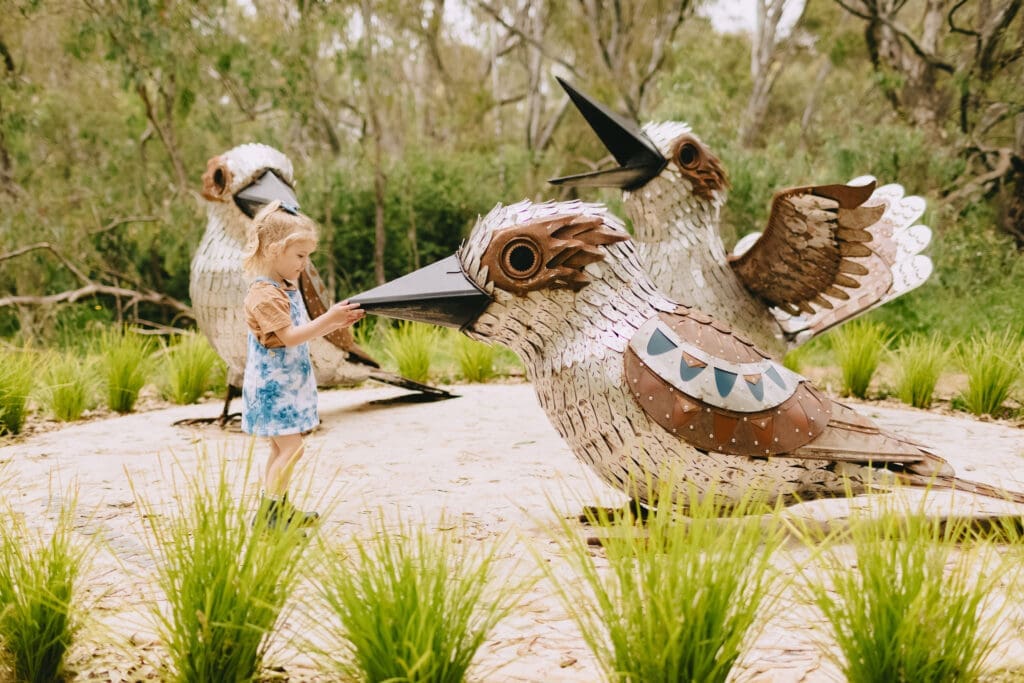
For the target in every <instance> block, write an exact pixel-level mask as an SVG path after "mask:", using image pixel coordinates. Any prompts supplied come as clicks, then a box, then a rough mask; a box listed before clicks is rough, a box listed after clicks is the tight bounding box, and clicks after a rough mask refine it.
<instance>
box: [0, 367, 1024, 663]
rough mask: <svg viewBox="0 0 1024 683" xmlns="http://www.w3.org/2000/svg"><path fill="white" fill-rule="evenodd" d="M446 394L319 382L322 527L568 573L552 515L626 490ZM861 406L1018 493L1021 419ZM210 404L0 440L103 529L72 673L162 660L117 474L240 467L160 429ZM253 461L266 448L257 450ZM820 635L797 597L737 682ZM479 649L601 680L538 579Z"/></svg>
mask: <svg viewBox="0 0 1024 683" xmlns="http://www.w3.org/2000/svg"><path fill="white" fill-rule="evenodd" d="M456 390H457V391H458V392H459V393H460V394H462V398H459V399H456V400H451V401H444V402H441V403H433V404H405V405H390V406H375V405H371V404H369V403H368V402H369V401H370V400H373V399H378V398H385V397H391V396H396V395H398V394H399V393H400V392H398V391H396V390H394V389H391V388H370V387H368V388H361V389H357V390H347V391H346V390H340V391H327V392H322V393H321V399H320V406H321V408H320V409H321V416H322V418H323V425H322V426H321V428H320V429H319V430H318V431H317V432H316V433H315V434H313V435H312V436H311V437H310V439H309V453H311V454H312V455H313V456H314V457H312V458H309V465H310V466H311V467H312V468H313V470H312V471H313V473H314V474H315V478H314V482H315V483H314V490H315V492H316V493H317V494H323V495H324V496H325V497H326V499H328V500H332V499H333V500H337V501H338V504H337V506H336V507H335V508H334V509H333V510H332V511H331V512H330V514H328V515H327V516H326V518H325V519H324V521H323V523H322V527H321V528H322V532H323V533H324V534H325V535H327V536H328V537H329V538H332V539H333V538H336V539H337V542H338V543H345V541H346V540H347V539H349V538H351V535H352V534H353V533H354V532H357V531H360V530H362V529H365V528H366V526H367V520H368V519H369V518H370V515H371V514H372V513H373V512H374V511H376V510H377V509H382V510H384V511H385V514H386V515H387V516H388V518H389V519H396V518H398V517H399V516H400V517H401V518H402V519H404V520H405V521H411V522H418V521H423V522H424V523H427V524H432V523H435V522H436V521H437V520H438V519H439V518H440V516H441V514H442V513H444V514H445V515H447V517H448V518H449V519H450V520H455V521H458V522H459V523H460V524H461V525H462V526H461V531H460V533H461V534H462V535H463V536H464V537H465V538H466V539H467V540H477V541H479V540H494V539H498V538H500V537H503V536H506V535H508V534H511V541H510V544H509V546H507V547H508V550H507V552H506V560H505V561H506V562H507V563H508V564H509V565H512V564H515V561H516V560H517V559H521V560H522V561H521V562H520V563H519V564H518V569H517V570H516V571H517V572H518V573H519V574H525V573H526V572H527V571H531V567H532V566H534V562H533V559H532V556H531V555H530V553H529V550H528V547H529V546H530V545H532V547H533V548H535V549H536V551H537V552H539V553H540V554H541V556H542V557H543V558H544V559H545V560H546V561H548V562H550V563H552V565H553V566H554V567H556V571H558V572H560V573H562V572H568V567H567V565H566V562H565V560H564V558H563V557H561V555H560V554H559V552H558V549H557V547H556V545H555V543H554V542H553V541H552V540H551V539H552V534H554V533H557V532H556V531H553V527H554V525H555V523H556V520H557V517H558V516H559V515H570V514H574V513H575V512H577V511H578V510H579V508H580V506H581V505H582V504H583V503H587V502H595V501H596V502H602V503H605V504H616V503H618V502H620V501H621V500H622V498H621V496H620V495H619V494H618V493H617V492H615V491H612V490H611V489H609V488H608V487H606V486H605V485H604V484H602V483H601V482H600V481H599V480H598V479H597V478H596V476H594V475H593V474H592V473H591V472H590V471H589V470H587V469H586V468H585V467H584V466H582V465H581V464H580V463H578V461H577V460H576V459H575V458H574V457H573V456H572V454H571V453H570V452H569V450H568V449H567V447H566V446H565V444H564V443H563V442H562V440H561V439H560V438H559V437H558V435H557V434H556V433H555V431H554V430H553V429H552V428H551V426H550V425H549V423H548V421H547V419H546V417H545V416H544V414H543V412H542V411H541V410H540V408H539V407H538V405H537V402H536V400H535V398H534V395H533V390H532V388H531V387H530V386H529V385H527V384H513V385H470V386H460V387H457V388H456ZM857 408H858V410H861V411H862V412H865V413H867V414H869V415H871V416H872V417H874V418H875V419H877V420H878V421H879V422H881V423H882V424H883V425H884V426H887V427H889V428H891V429H894V430H899V431H902V432H903V433H905V434H907V435H909V436H912V437H914V438H916V439H918V440H920V441H922V442H923V443H926V444H929V445H932V446H934V447H935V448H936V450H937V451H938V452H939V453H940V454H941V455H942V456H944V457H946V458H948V459H949V460H951V461H952V462H953V464H954V466H955V467H956V468H957V471H958V473H959V474H961V475H963V476H966V477H969V478H971V479H975V480H977V481H982V482H987V483H991V484H997V485H1003V486H1008V487H1015V488H1017V489H1018V490H1024V430H1021V429H1018V428H1015V427H1012V426H1009V425H1006V424H998V423H985V422H979V421H975V420H972V419H969V418H960V417H946V416H940V415H933V414H930V413H926V412H923V411H916V410H909V409H895V408H889V407H880V406H877V405H874V404H867V405H859V406H857ZM218 410H219V405H217V404H216V403H206V404H202V405H198V406H187V407H178V408H168V409H163V410H157V411H153V412H148V413H143V414H139V415H129V416H124V417H117V418H110V419H105V420H97V421H94V422H88V423H82V424H78V425H73V426H70V427H67V428H64V429H61V430H59V431H53V432H46V433H41V434H37V435H34V436H31V437H29V438H27V439H25V440H23V441H21V442H19V443H15V444H13V445H8V446H4V447H0V462H3V461H9V462H8V467H7V468H6V469H7V475H8V476H9V477H13V486H7V487H5V488H7V491H8V495H9V498H10V500H11V502H12V504H13V505H14V507H15V508H16V509H18V510H19V511H21V512H23V513H24V514H25V515H26V517H27V518H28V519H29V520H32V521H34V522H37V523H39V524H45V523H46V521H47V520H48V519H52V506H50V505H49V504H50V503H54V502H59V499H60V491H62V490H64V489H65V488H66V485H67V484H68V483H70V482H72V481H77V482H78V485H79V505H80V510H82V511H83V513H82V514H81V515H80V517H81V521H80V524H79V528H80V532H81V533H84V534H95V535H98V536H99V537H100V538H103V539H104V540H105V541H106V544H105V549H104V550H102V551H101V552H100V554H99V556H98V557H97V560H96V562H95V564H94V567H93V569H92V570H91V571H90V573H89V576H88V577H87V579H86V582H85V584H86V585H87V586H88V592H89V594H90V596H91V597H93V598H94V599H96V600H97V601H98V602H97V611H96V614H97V615H98V616H99V617H100V621H101V622H102V623H103V624H104V625H105V626H106V627H108V629H109V631H110V635H109V640H110V641H111V643H117V644H119V645H120V647H121V648H123V651H120V652H119V651H117V650H116V649H115V648H114V646H113V645H112V644H106V643H103V642H100V641H95V642H92V643H91V644H89V645H88V646H87V647H83V648H80V650H79V651H77V652H76V653H75V658H74V662H73V663H74V666H75V668H76V669H77V670H78V671H79V672H80V675H79V677H78V679H79V680H109V681H121V680H135V679H137V678H141V677H145V676H147V675H150V676H155V673H154V671H153V669H152V666H151V663H152V662H154V661H156V659H157V658H158V657H159V647H158V644H157V643H156V641H155V636H154V635H153V628H152V626H151V624H149V623H148V622H147V621H146V617H145V614H146V606H147V603H149V602H151V601H153V600H155V599H157V592H156V590H155V588H154V587H153V584H152V573H153V562H152V560H151V559H150V556H149V554H148V553H147V552H146V547H145V540H144V535H143V531H142V526H141V521H140V515H139V511H138V509H137V507H136V506H135V503H134V499H133V494H132V491H131V488H130V485H129V478H130V479H131V481H132V482H134V484H135V486H136V488H138V489H139V490H140V491H141V492H142V495H143V496H144V497H145V498H146V499H147V500H149V501H152V502H153V503H154V504H156V505H157V506H158V508H159V505H160V501H166V500H168V499H169V498H170V496H171V495H172V487H171V485H170V476H169V474H168V470H169V469H170V464H171V462H172V461H175V460H176V461H177V462H178V463H180V465H181V466H182V467H183V468H185V469H191V468H193V467H194V466H195V464H196V459H197V451H198V450H199V449H200V447H205V449H206V451H207V452H208V453H210V454H213V455H214V456H215V457H217V458H227V459H228V460H229V462H230V464H231V465H232V466H235V467H237V469H239V470H241V469H242V468H243V467H244V462H245V449H246V443H247V440H246V437H245V436H244V435H242V434H240V433H237V432H222V431H220V430H217V429H214V428H202V429H193V428H182V427H175V426H173V425H172V423H173V422H174V421H176V420H179V419H181V418H185V417H198V416H210V415H214V414H216V413H217V411H218ZM262 459H263V450H262V446H261V447H258V449H257V461H258V462H260V463H261V462H262ZM307 471H308V470H307ZM946 500H947V501H948V499H946ZM957 500H958V501H960V500H961V499H960V498H958V499H957ZM802 507H803V509H804V510H805V512H806V513H807V514H810V515H813V516H815V517H828V518H833V519H835V518H841V517H843V516H844V515H845V511H846V509H847V505H846V503H845V502H843V501H825V502H818V503H813V504H808V505H806V506H802ZM988 507H990V506H986V508H988ZM996 507H997V508H998V507H999V506H998V505H997V506H996ZM89 511H93V512H91V513H90V512H89ZM528 544H529V545H528ZM304 592H306V591H304ZM299 617H300V615H294V616H292V617H291V618H290V619H289V621H288V623H287V624H286V627H287V629H291V630H301V629H303V628H304V627H303V625H302V620H301V619H300V618H299ZM287 629H286V630H287ZM816 633H820V620H819V619H818V618H817V617H816V615H815V614H814V613H813V611H812V610H810V609H809V608H807V607H806V606H800V605H795V604H794V605H792V607H791V608H790V609H787V610H786V611H785V614H783V615H782V616H780V617H779V618H776V619H774V620H773V621H772V622H771V623H770V624H769V627H768V628H767V629H766V631H765V632H764V634H763V635H762V636H761V637H760V638H759V639H758V641H757V642H756V644H755V647H754V649H753V651H752V652H751V653H749V654H748V656H747V657H745V660H744V667H743V670H742V671H741V672H740V673H739V675H738V676H737V677H736V680H738V681H758V682H767V681H778V682H783V681H802V680H806V681H830V680H838V675H837V674H836V671H835V668H834V666H833V665H832V664H831V663H829V662H827V661H825V660H824V659H823V657H822V656H821V655H820V653H819V649H818V646H817V645H816V644H815V641H814V638H815V634H816ZM1017 645H1018V646H1019V645H1020V644H1019V643H1018V644H1017ZM1002 659H1003V662H1002V664H1003V665H1015V666H1024V655H1022V654H1021V652H1020V648H1019V647H1016V646H1015V647H1014V648H1011V649H1010V651H1008V652H1007V653H1005V655H1004V656H1003V658H1002ZM479 662H480V667H479V669H478V676H477V677H478V680H487V681H595V680H598V679H599V675H598V672H597V669H596V664H595V662H594V659H593V657H592V656H591V655H590V653H589V652H588V650H587V649H586V647H585V646H584V645H583V642H582V640H581V638H580V636H579V632H578V630H577V629H576V627H575V626H574V625H573V623H572V622H571V621H569V620H568V618H567V616H566V613H565V610H564V608H563V607H562V606H561V604H560V603H559V602H558V600H557V599H556V598H555V597H554V596H553V594H552V589H551V586H550V585H549V584H548V583H547V582H540V583H538V584H537V585H536V587H535V588H533V589H532V590H531V592H530V593H529V594H528V595H527V596H525V597H524V598H523V600H521V601H520V603H519V605H518V607H517V608H516V609H515V611H514V613H513V614H512V616H511V617H510V618H509V619H507V620H506V621H504V622H502V623H501V624H500V625H499V627H498V628H497V630H496V632H495V633H494V634H493V635H492V637H491V639H490V640H489V641H488V643H487V645H486V646H485V647H484V650H483V652H482V655H481V657H480V660H479ZM268 663H269V664H279V665H283V666H284V667H286V669H287V671H288V675H289V677H290V679H291V680H293V681H326V680H330V679H329V678H328V677H325V676H322V675H318V674H317V673H316V671H315V669H314V668H312V667H311V666H310V664H309V661H308V659H307V658H306V657H305V656H303V655H301V654H300V655H297V656H296V654H295V652H294V651H293V650H292V649H289V648H283V649H280V650H278V651H275V652H274V653H272V657H271V661H270V662H268ZM494 667H500V668H498V669H497V670H495V669H494Z"/></svg>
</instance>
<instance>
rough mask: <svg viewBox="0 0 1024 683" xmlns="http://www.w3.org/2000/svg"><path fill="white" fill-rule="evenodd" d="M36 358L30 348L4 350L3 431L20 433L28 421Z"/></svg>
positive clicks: (0, 367)
mask: <svg viewBox="0 0 1024 683" xmlns="http://www.w3.org/2000/svg"><path fill="white" fill-rule="evenodd" d="M35 378H36V359H35V357H34V356H33V355H32V354H31V353H30V352H28V351H18V350H4V351H0V434H6V433H8V432H10V433H11V434H17V433H18V432H20V431H21V428H22V426H23V425H24V423H25V416H26V414H27V412H28V411H27V404H28V397H29V394H31V393H32V389H33V386H34V385H35Z"/></svg>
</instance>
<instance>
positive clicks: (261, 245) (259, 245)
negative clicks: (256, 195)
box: [242, 200, 281, 274]
mask: <svg viewBox="0 0 1024 683" xmlns="http://www.w3.org/2000/svg"><path fill="white" fill-rule="evenodd" d="M280 207H281V202H279V201H277V200H274V201H272V202H270V203H269V204H267V205H266V206H264V207H263V208H262V209H260V210H259V212H258V213H257V214H256V215H255V216H253V218H252V223H250V224H249V232H248V234H247V235H246V240H245V250H244V251H243V253H242V267H243V268H244V269H245V272H246V273H250V274H251V273H256V272H258V271H259V270H260V268H261V267H262V265H263V262H264V260H265V259H266V256H267V255H266V253H264V252H265V248H266V240H265V239H261V238H262V237H264V235H263V233H264V232H265V228H266V218H267V216H269V215H270V214H272V213H273V212H275V211H277V210H278V209H279V208H280Z"/></svg>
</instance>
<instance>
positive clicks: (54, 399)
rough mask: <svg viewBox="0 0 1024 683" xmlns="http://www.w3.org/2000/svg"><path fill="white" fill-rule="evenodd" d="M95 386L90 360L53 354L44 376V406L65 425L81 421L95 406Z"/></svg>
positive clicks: (73, 353) (77, 356)
mask: <svg viewBox="0 0 1024 683" xmlns="http://www.w3.org/2000/svg"><path fill="white" fill-rule="evenodd" d="M95 385H96V382H95V377H94V373H93V368H92V364H91V362H90V361H89V359H85V358H82V357H81V356H80V355H78V354H77V353H75V352H65V353H55V354H52V355H51V356H50V357H49V360H48V361H47V363H46V370H45V371H44V372H43V387H42V399H43V404H44V405H45V406H46V408H47V409H48V410H49V412H50V414H51V415H53V416H54V417H55V418H57V419H58V420H60V421H61V422H71V421H73V420H77V419H78V418H80V417H81V416H82V413H83V412H85V410H86V409H88V408H91V407H92V406H93V401H94V398H95Z"/></svg>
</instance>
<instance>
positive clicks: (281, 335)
mask: <svg viewBox="0 0 1024 683" xmlns="http://www.w3.org/2000/svg"><path fill="white" fill-rule="evenodd" d="M364 315H366V313H365V311H363V309H361V308H359V304H350V303H349V302H348V301H342V302H340V303H336V304H334V305H333V306H331V307H330V308H329V309H327V312H326V313H324V314H323V315H322V316H320V317H319V318H316V319H315V320H311V321H310V322H308V323H306V324H305V325H289V326H288V327H284V328H281V329H280V330H274V334H275V335H277V338H278V339H280V340H281V343H282V344H284V345H285V346H298V345H299V344H302V343H303V342H307V341H309V340H310V339H316V338H317V337H322V336H324V335H325V334H329V333H330V332H333V331H334V330H336V329H338V328H339V327H348V326H349V325H351V324H352V323H354V322H356V321H357V320H359V319H361V318H362V317H363V316H364Z"/></svg>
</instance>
